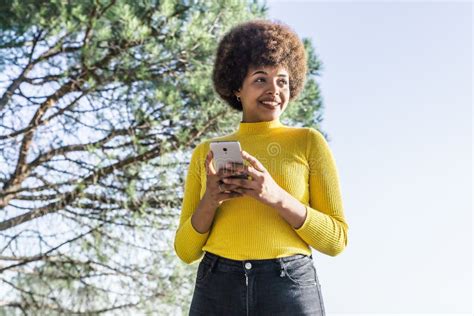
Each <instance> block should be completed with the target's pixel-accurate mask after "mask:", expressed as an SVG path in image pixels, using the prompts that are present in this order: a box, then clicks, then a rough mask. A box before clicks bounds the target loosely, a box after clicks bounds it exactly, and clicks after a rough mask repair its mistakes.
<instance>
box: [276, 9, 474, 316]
mask: <svg viewBox="0 0 474 316" xmlns="http://www.w3.org/2000/svg"><path fill="white" fill-rule="evenodd" d="M267 5H268V6H269V8H270V11H269V17H270V18H271V19H278V20H281V21H283V22H285V23H286V24H288V25H290V26H291V27H292V28H293V29H294V30H295V31H296V32H297V33H298V34H299V35H300V36H301V37H310V38H312V40H313V44H314V46H315V47H316V53H317V55H318V56H319V59H320V60H321V61H322V63H323V68H324V69H323V71H322V73H321V77H318V78H317V81H318V82H319V83H320V87H321V90H322V96H323V98H324V104H325V110H324V118H325V119H324V122H323V124H322V128H323V130H324V131H326V132H328V134H329V136H330V143H329V144H330V146H331V149H332V151H333V154H334V157H335V159H336V164H337V167H338V171H339V176H340V181H341V190H342V194H343V201H344V208H345V215H346V218H347V220H348V223H349V243H348V247H347V248H346V249H345V250H344V252H343V253H342V254H340V255H339V256H336V257H329V256H326V255H324V254H321V253H318V252H314V254H313V256H314V260H315V266H316V269H317V272H318V276H319V280H320V282H321V284H322V291H323V298H324V301H325V305H326V311H327V314H328V315H339V314H350V315H354V314H358V313H359V314H367V313H376V314H384V315H385V314H394V313H402V314H407V315H408V314H418V313H428V314H434V313H444V314H450V315H452V314H454V313H465V314H471V312H472V310H473V307H472V294H473V293H472V280H473V279H472V263H473V262H472V261H473V256H472V255H473V254H472V244H473V240H472V226H473V221H472V215H471V210H472V73H473V68H472V54H473V53H472V42H473V33H472V31H473V23H472V15H473V4H472V3H471V2H469V1H464V2H458V3H455V2H454V1H451V2H447V1H446V2H440V1H437V2H434V1H431V2H427V1H425V2H413V1H403V2H402V1H398V2H394V1H392V2H387V1H378V2H360V1H352V2H336V1H331V2H323V1H304V2H296V1H291V2H290V1H267Z"/></svg>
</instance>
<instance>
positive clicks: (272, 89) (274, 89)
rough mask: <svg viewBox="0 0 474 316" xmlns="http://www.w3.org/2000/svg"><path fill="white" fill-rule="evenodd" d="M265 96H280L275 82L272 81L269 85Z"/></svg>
mask: <svg viewBox="0 0 474 316" xmlns="http://www.w3.org/2000/svg"><path fill="white" fill-rule="evenodd" d="M267 94H275V95H279V94H280V92H279V89H278V82H277V81H272V82H271V83H270V87H269V88H268V91H267Z"/></svg>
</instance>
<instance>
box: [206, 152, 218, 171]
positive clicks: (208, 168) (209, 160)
mask: <svg viewBox="0 0 474 316" xmlns="http://www.w3.org/2000/svg"><path fill="white" fill-rule="evenodd" d="M213 157H214V154H213V152H212V150H209V152H208V153H207V156H206V163H205V164H206V172H207V174H208V175H215V174H216V169H215V168H214V165H213V163H212V158H213Z"/></svg>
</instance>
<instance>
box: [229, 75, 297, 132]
mask: <svg viewBox="0 0 474 316" xmlns="http://www.w3.org/2000/svg"><path fill="white" fill-rule="evenodd" d="M289 83H290V82H289V75H288V72H287V71H286V69H285V68H283V67H279V66H277V67H271V66H262V67H258V68H254V67H249V70H248V72H247V75H246V76H245V78H244V81H243V83H242V87H241V88H240V89H239V90H238V91H236V92H235V95H236V96H239V97H240V101H241V103H242V108H243V117H242V122H248V123H252V122H262V121H272V120H275V119H277V118H279V117H280V115H281V114H282V113H283V111H284V110H285V109H286V106H287V104H288V100H289V98H290V85H289Z"/></svg>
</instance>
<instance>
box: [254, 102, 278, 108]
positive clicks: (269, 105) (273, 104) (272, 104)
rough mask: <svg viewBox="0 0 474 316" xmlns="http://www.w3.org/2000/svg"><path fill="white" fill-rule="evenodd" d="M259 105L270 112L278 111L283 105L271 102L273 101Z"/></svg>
mask: <svg viewBox="0 0 474 316" xmlns="http://www.w3.org/2000/svg"><path fill="white" fill-rule="evenodd" d="M259 103H260V104H261V105H263V106H264V107H266V108H267V109H269V110H276V109H277V108H279V107H280V105H281V103H277V102H271V101H259Z"/></svg>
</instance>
